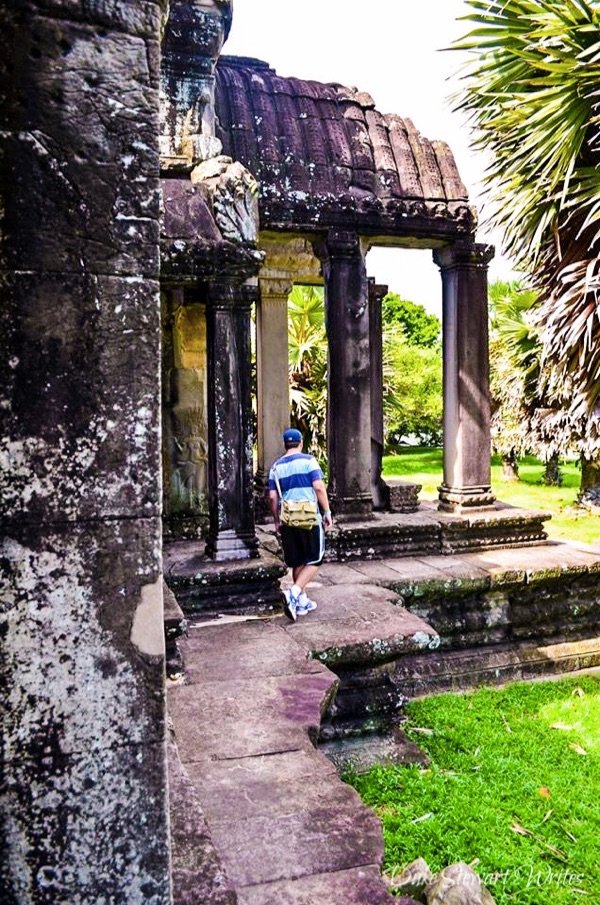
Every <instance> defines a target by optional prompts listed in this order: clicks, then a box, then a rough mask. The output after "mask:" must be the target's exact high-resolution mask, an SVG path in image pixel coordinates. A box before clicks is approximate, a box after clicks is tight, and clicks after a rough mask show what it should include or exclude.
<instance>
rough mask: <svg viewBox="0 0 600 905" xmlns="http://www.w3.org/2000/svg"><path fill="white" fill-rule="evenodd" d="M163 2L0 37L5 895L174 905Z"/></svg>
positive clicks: (1, 875) (48, 20)
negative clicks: (166, 564)
mask: <svg viewBox="0 0 600 905" xmlns="http://www.w3.org/2000/svg"><path fill="white" fill-rule="evenodd" d="M163 12H164V7H163V5H162V4H161V3H160V2H158V0H156V2H154V0H150V2H146V3H143V4H142V3H131V2H128V0H115V2H111V3H73V2H71V0H52V2H51V3H49V2H47V0H31V2H28V3H26V4H25V3H22V2H20V0H7V2H6V3H4V4H3V9H2V30H1V34H0V44H1V45H2V46H1V47H0V56H1V58H2V63H3V65H2V67H0V83H1V84H0V96H1V97H2V121H3V122H2V130H1V131H0V195H1V196H2V197H1V198H0V208H1V209H2V230H1V235H0V335H1V336H2V342H1V345H2V354H1V355H0V397H1V398H0V422H1V430H0V538H1V543H0V546H1V548H2V549H1V550H0V561H1V562H2V567H1V568H0V600H2V607H1V610H2V612H1V613H0V637H1V638H2V656H0V687H1V688H2V690H3V698H4V703H5V708H3V714H2V734H3V755H4V756H3V782H2V787H1V788H0V839H2V857H0V901H2V902H3V903H40V905H41V903H42V902H48V903H49V902H71V903H76V902H77V903H84V902H90V903H91V902H101V901H104V902H119V903H120V905H139V903H140V902H142V901H145V902H148V903H149V902H152V903H154V905H167V903H169V902H170V901H171V895H170V869H169V868H170V865H169V833H168V821H167V787H166V755H165V703H164V691H165V689H164V671H165V666H164V630H163V602H162V561H161V522H160V515H161V499H160V495H161V494H160V484H161V478H160V398H159V386H160V380H159V365H160V310H159V284H158V276H159V254H158V234H159V215H160V211H159V179H158V175H159V161H158V89H157V86H158V78H159V72H158V66H159V59H160V48H159V32H160V25H161V18H162V13H163Z"/></svg>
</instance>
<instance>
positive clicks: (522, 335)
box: [489, 280, 540, 481]
mask: <svg viewBox="0 0 600 905" xmlns="http://www.w3.org/2000/svg"><path fill="white" fill-rule="evenodd" d="M489 302H490V394H491V406H492V446H493V449H494V450H495V451H496V452H497V453H498V454H499V455H500V456H501V459H502V476H503V478H504V480H505V481H518V480H519V458H520V457H521V456H523V455H525V454H526V453H528V452H529V451H530V450H531V445H532V441H531V417H532V414H533V412H534V411H535V408H536V404H537V395H538V389H537V388H538V380H539V371H540V368H539V362H540V343H539V340H538V337H537V335H536V332H535V326H534V325H533V323H532V320H533V319H532V316H531V314H532V309H533V308H534V306H535V302H536V294H535V293H534V292H526V291H523V290H521V287H520V286H519V284H518V283H515V282H510V283H509V282H503V281H500V280H497V281H496V282H494V283H491V284H490V287H489Z"/></svg>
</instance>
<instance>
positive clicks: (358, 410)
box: [318, 229, 373, 519]
mask: <svg viewBox="0 0 600 905" xmlns="http://www.w3.org/2000/svg"><path fill="white" fill-rule="evenodd" d="M318 252H319V254H320V256H321V258H322V262H323V275H324V277H325V312H326V314H325V316H326V324H327V341H328V344H329V362H328V382H327V392H328V400H327V449H328V460H329V463H328V464H329V490H330V494H331V503H332V507H334V512H335V514H336V515H337V516H338V517H339V516H341V517H343V518H351V519H360V518H367V517H370V516H372V509H373V500H372V492H371V361H370V353H369V300H368V284H367V271H366V268H365V255H364V252H363V249H362V248H361V243H360V239H359V236H358V235H357V234H356V233H354V232H346V231H343V230H337V229H332V230H330V231H329V233H328V235H327V237H326V239H325V241H324V242H323V243H322V245H321V246H320V247H319V249H318Z"/></svg>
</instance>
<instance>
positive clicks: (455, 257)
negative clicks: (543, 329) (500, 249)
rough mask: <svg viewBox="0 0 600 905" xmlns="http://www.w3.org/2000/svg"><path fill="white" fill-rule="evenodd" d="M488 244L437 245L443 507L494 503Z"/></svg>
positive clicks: (451, 508)
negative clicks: (440, 299)
mask: <svg viewBox="0 0 600 905" xmlns="http://www.w3.org/2000/svg"><path fill="white" fill-rule="evenodd" d="M493 255H494V249H493V247H492V246H490V245H478V244H475V243H473V242H469V241H466V240H465V241H460V242H456V243H455V244H454V245H450V246H447V247H445V248H440V249H436V250H435V251H434V253H433V257H434V261H435V262H436V264H437V265H438V267H439V268H440V271H441V274H442V289H443V350H444V480H443V483H442V485H441V487H440V497H439V498H440V504H439V507H440V509H442V510H446V511H450V512H461V511H462V510H470V509H473V508H482V507H486V506H490V505H492V504H493V503H494V496H493V494H492V491H491V472H490V453H491V442H490V395H489V357H488V309H487V268H488V264H489V262H490V261H491V259H492V257H493Z"/></svg>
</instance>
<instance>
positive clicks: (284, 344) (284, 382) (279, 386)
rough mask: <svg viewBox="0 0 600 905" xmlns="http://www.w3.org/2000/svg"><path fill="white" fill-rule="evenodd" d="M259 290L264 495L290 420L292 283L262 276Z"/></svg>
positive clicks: (259, 403)
mask: <svg viewBox="0 0 600 905" xmlns="http://www.w3.org/2000/svg"><path fill="white" fill-rule="evenodd" d="M259 288H260V298H259V303H258V306H257V310H256V383H257V408H258V470H257V473H256V485H257V488H258V490H259V491H262V492H264V490H265V488H266V486H267V478H268V474H269V468H270V467H271V465H272V463H273V462H274V461H275V459H276V458H277V457H278V456H280V455H281V453H282V446H281V442H282V441H281V434H282V433H283V431H284V430H285V428H286V427H287V426H288V422H289V418H290V392H289V364H288V307H287V302H288V296H289V294H290V292H291V290H292V282H291V281H290V280H285V279H272V278H269V277H262V276H261V277H260V279H259Z"/></svg>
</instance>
